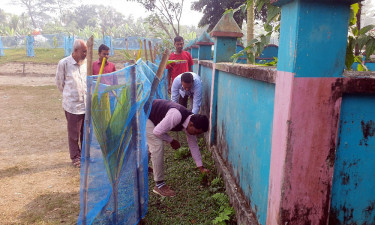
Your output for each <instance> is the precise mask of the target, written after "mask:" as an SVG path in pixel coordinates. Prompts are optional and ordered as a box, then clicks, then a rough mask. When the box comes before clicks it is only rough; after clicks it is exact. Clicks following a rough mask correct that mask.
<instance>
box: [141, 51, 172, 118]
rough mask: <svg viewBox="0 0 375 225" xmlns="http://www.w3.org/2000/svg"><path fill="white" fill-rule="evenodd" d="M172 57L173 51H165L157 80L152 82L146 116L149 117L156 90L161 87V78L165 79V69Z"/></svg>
mask: <svg viewBox="0 0 375 225" xmlns="http://www.w3.org/2000/svg"><path fill="white" fill-rule="evenodd" d="M170 55H171V51H170V50H169V49H165V51H164V52H163V56H162V59H161V61H160V64H159V67H158V70H157V71H156V76H155V78H154V80H153V82H152V85H151V92H150V96H149V97H148V99H147V102H146V103H145V107H144V109H145V112H146V115H148V112H149V110H150V109H151V108H150V106H151V103H152V100H153V99H154V95H155V92H156V89H157V88H158V86H159V82H160V80H161V78H162V77H163V74H164V71H165V68H166V67H167V62H168V59H169V56H170Z"/></svg>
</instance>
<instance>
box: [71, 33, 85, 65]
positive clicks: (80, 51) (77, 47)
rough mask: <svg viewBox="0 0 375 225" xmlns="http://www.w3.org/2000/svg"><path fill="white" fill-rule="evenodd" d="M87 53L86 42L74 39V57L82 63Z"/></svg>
mask: <svg viewBox="0 0 375 225" xmlns="http://www.w3.org/2000/svg"><path fill="white" fill-rule="evenodd" d="M86 54H87V46H86V43H85V42H84V41H83V40H81V39H76V40H74V43H73V54H72V57H73V58H74V60H75V61H76V62H77V63H78V64H82V62H83V60H85V58H86Z"/></svg>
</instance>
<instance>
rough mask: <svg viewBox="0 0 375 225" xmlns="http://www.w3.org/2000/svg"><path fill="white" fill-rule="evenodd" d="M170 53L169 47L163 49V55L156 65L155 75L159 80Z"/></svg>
mask: <svg viewBox="0 0 375 225" xmlns="http://www.w3.org/2000/svg"><path fill="white" fill-rule="evenodd" d="M170 55H171V51H170V50H169V49H165V51H164V52H163V56H162V58H161V61H160V64H159V67H158V71H156V76H157V77H158V78H159V80H161V78H162V77H163V74H164V70H165V68H166V67H167V63H168V59H169V56H170Z"/></svg>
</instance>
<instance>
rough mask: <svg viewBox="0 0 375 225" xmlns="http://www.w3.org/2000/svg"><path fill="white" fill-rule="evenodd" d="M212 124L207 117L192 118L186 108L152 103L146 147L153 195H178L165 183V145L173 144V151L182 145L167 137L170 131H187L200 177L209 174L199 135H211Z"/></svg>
mask: <svg viewBox="0 0 375 225" xmlns="http://www.w3.org/2000/svg"><path fill="white" fill-rule="evenodd" d="M208 126H209V121H208V118H207V117H206V116H205V115H200V114H193V113H192V112H190V111H189V110H188V109H186V108H185V107H184V106H182V105H180V104H178V103H175V102H171V101H167V100H163V99H155V100H154V101H153V103H152V108H151V112H150V116H149V119H148V120H147V122H146V133H147V145H148V147H149V151H150V152H151V162H152V166H153V174H154V180H155V183H156V186H155V187H154V189H153V192H154V193H156V194H159V195H161V196H166V197H173V196H175V195H176V193H175V192H174V191H173V190H172V189H170V187H169V186H167V185H166V184H165V181H164V166H163V161H164V147H163V141H166V142H168V143H170V145H171V147H172V148H173V149H178V148H180V146H181V145H180V143H179V142H178V141H177V140H175V139H173V138H172V137H171V136H169V135H168V132H169V131H184V132H185V134H186V138H187V142H188V144H189V148H190V152H191V155H192V157H193V159H194V161H195V164H196V166H197V167H198V168H199V170H200V172H201V173H208V172H209V170H208V169H206V168H204V167H203V163H202V157H201V154H200V151H199V147H198V143H197V137H196V135H199V134H202V133H204V132H206V131H208Z"/></svg>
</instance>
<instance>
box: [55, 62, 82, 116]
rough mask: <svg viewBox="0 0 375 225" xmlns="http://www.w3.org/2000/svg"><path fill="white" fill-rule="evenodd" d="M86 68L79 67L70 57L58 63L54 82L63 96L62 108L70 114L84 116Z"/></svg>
mask: <svg viewBox="0 0 375 225" xmlns="http://www.w3.org/2000/svg"><path fill="white" fill-rule="evenodd" d="M86 76H87V66H86V60H85V61H84V63H83V64H82V65H79V64H78V63H77V62H76V61H75V60H74V58H73V57H72V56H71V55H70V56H68V57H65V58H63V59H61V60H60V61H59V64H58V65H57V70H56V77H55V82H56V86H57V88H58V89H59V90H60V92H61V93H62V95H63V101H62V106H63V108H64V110H65V111H67V112H69V113H72V114H85V103H86V101H85V99H86V92H87V85H86Z"/></svg>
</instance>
